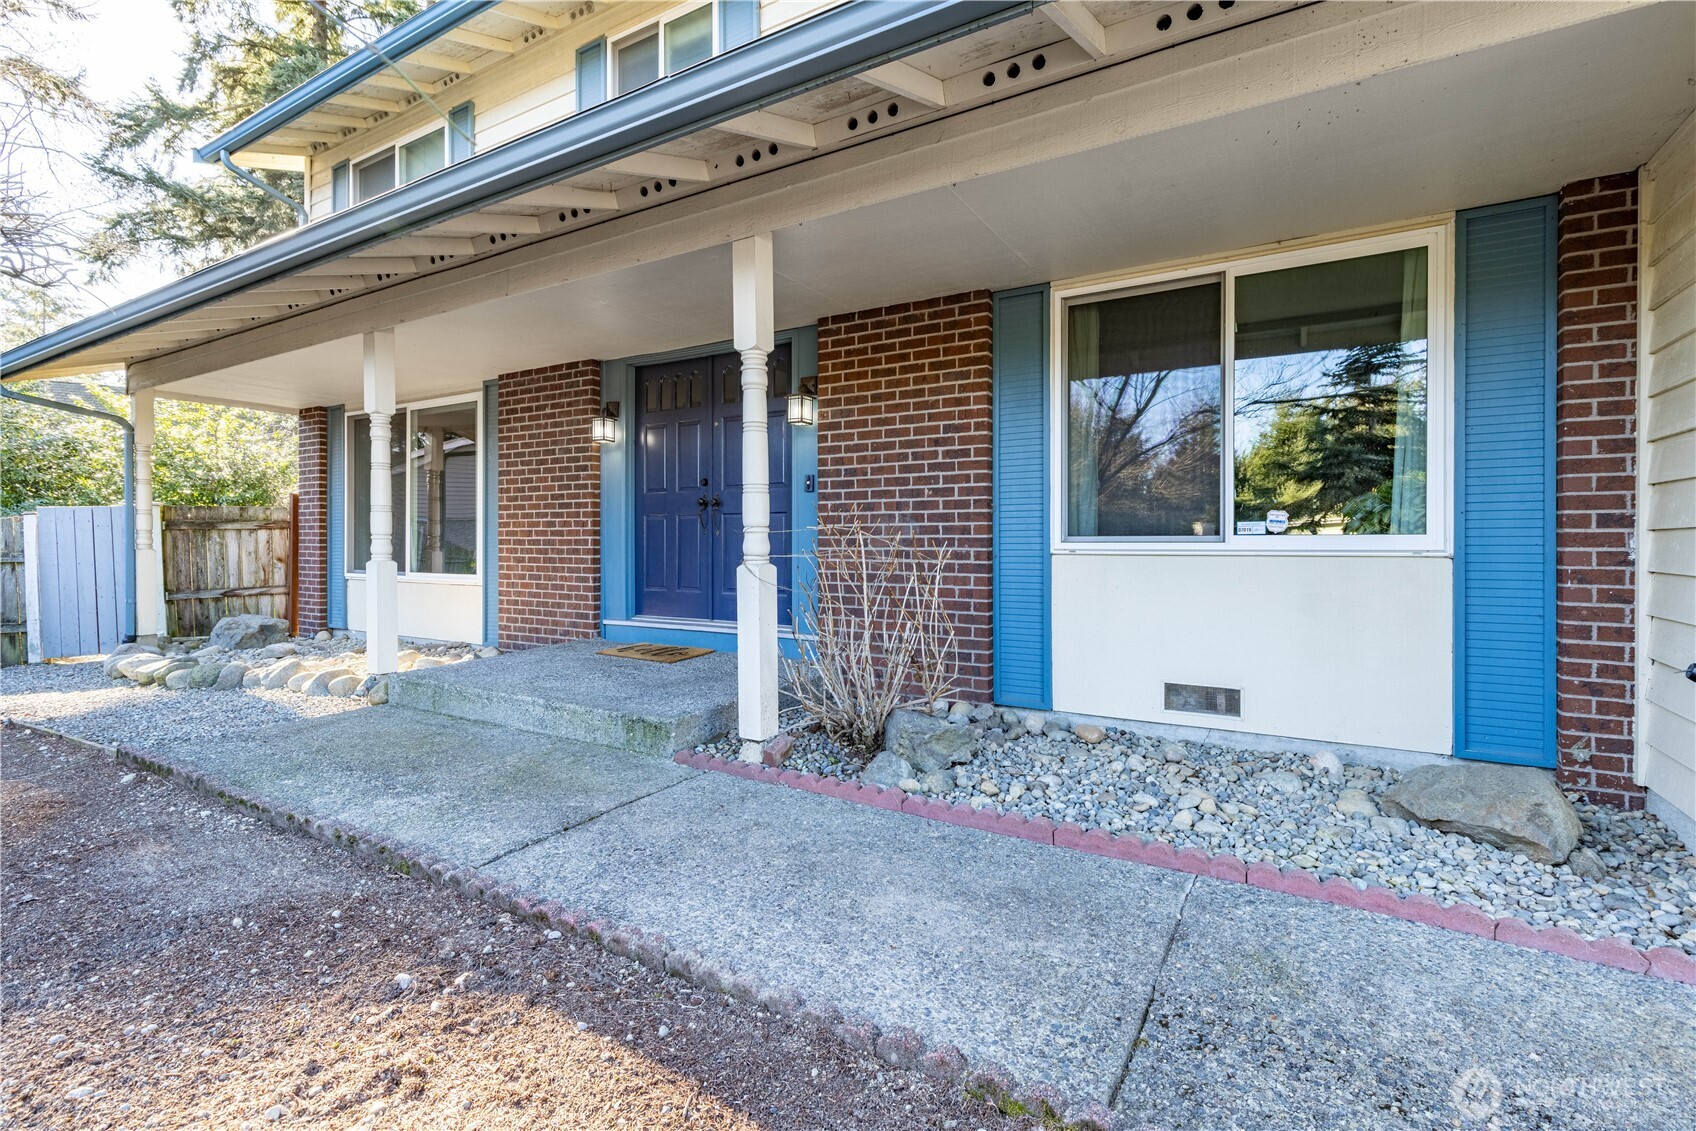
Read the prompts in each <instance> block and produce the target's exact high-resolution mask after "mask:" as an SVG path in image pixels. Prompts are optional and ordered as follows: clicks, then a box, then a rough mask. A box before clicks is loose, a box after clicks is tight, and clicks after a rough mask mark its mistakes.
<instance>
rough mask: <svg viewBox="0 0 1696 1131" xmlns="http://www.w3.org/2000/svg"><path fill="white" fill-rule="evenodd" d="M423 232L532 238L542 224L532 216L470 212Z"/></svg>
mask: <svg viewBox="0 0 1696 1131" xmlns="http://www.w3.org/2000/svg"><path fill="white" fill-rule="evenodd" d="M424 231H425V232H426V233H428V234H430V235H433V236H438V235H439V236H493V235H500V234H502V233H509V234H512V235H520V236H534V235H538V234H540V233H541V231H542V222H541V221H540V220H538V219H536V217H534V216H515V215H512V214H511V213H506V212H472V213H469V214H467V215H465V216H455V217H453V218H452V219H448V220H443V221H442V222H441V223H440V224H431V225H430V226H429V227H428V228H425V229H424Z"/></svg>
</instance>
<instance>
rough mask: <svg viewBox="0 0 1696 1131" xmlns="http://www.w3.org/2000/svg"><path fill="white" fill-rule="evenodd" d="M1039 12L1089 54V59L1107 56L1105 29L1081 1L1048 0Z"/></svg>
mask: <svg viewBox="0 0 1696 1131" xmlns="http://www.w3.org/2000/svg"><path fill="white" fill-rule="evenodd" d="M1040 11H1041V12H1042V14H1043V15H1045V16H1047V17H1048V18H1049V19H1050V20H1051V21H1053V23H1054V26H1055V27H1057V28H1059V29H1060V30H1061V31H1063V32H1065V33H1066V34H1067V35H1069V36H1071V38H1072V39H1073V40H1074V41H1075V42H1076V43H1077V45H1078V46H1079V47H1082V48H1083V49H1084V50H1085V51H1087V52H1089V57H1090V58H1091V59H1099V58H1101V57H1102V56H1103V55H1105V54H1107V29H1106V28H1104V27H1102V26H1101V21H1100V20H1098V19H1096V18H1095V17H1094V16H1093V15H1091V14H1090V11H1089V9H1088V8H1086V7H1084V6H1083V3H1082V0H1050V3H1047V4H1044V5H1043V6H1042V8H1041V9H1040Z"/></svg>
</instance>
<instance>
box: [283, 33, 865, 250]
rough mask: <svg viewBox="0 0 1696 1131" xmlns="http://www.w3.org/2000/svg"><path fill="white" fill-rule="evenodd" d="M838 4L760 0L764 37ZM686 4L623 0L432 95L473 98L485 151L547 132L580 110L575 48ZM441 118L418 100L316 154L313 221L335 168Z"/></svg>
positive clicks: (442, 100) (323, 210)
mask: <svg viewBox="0 0 1696 1131" xmlns="http://www.w3.org/2000/svg"><path fill="white" fill-rule="evenodd" d="M837 2H838V0H762V2H761V5H760V31H761V34H764V33H766V32H769V31H772V30H774V29H776V28H778V27H783V26H786V25H788V24H791V23H794V22H795V21H796V20H799V19H802V18H803V17H805V16H809V15H811V14H813V13H814V12H817V11H819V10H821V9H823V8H827V7H830V6H831V5H832V4H835V3H837ZM686 6H687V5H686V4H675V3H649V2H647V0H621V2H619V3H615V4H607V5H602V7H601V10H600V11H597V12H596V13H595V14H593V15H591V16H587V17H585V18H584V19H583V20H581V21H580V22H578V23H574V24H572V25H571V26H569V27H567V28H564V29H561V30H560V31H558V32H555V33H553V34H550V35H547V36H544V37H543V38H541V39H539V40H537V41H536V42H534V43H533V44H531V45H529V46H528V47H526V48H525V49H524V50H522V51H520V52H519V53H518V54H517V55H515V56H513V57H512V58H511V59H507V60H504V61H502V62H499V63H496V64H494V65H492V66H490V67H489V68H488V69H487V70H485V71H483V72H481V73H479V74H473V75H469V76H466V77H463V78H460V79H458V80H457V81H455V82H453V83H451V84H449V85H448V86H447V87H445V88H444V89H442V90H440V91H429V92H428V93H429V94H430V98H431V99H432V101H434V102H435V104H436V106H438V107H440V108H441V110H442V112H444V113H445V112H446V111H447V110H449V109H451V108H453V107H454V106H457V105H459V104H460V103H462V102H465V101H467V100H469V101H471V102H472V103H473V104H475V106H476V135H477V149H478V150H479V151H481V150H486V149H490V148H492V147H494V146H497V145H501V144H503V143H505V142H508V141H511V140H513V139H514V138H517V137H522V136H523V135H524V134H527V133H531V132H533V131H535V130H538V129H541V128H542V127H543V126H546V125H550V124H551V123H553V122H557V121H559V120H561V119H562V118H567V117H570V116H571V115H572V114H573V113H574V112H575V111H576V109H577V74H576V70H577V48H578V47H580V46H581V45H583V44H585V43H588V42H590V41H591V40H594V39H598V38H600V37H601V36H607V37H609V38H617V37H618V36H620V35H623V34H625V33H626V32H630V31H633V30H635V29H637V28H639V27H641V26H643V25H644V24H648V23H651V22H653V21H655V20H658V19H662V18H664V17H665V16H666V15H668V14H669V13H671V12H673V11H676V10H677V9H679V8H682V7H686ZM435 120H440V116H439V115H438V114H437V113H436V111H435V110H433V109H432V108H431V107H430V106H429V105H428V104H427V103H419V104H418V105H415V106H412V107H410V108H408V109H407V110H405V111H403V112H401V113H398V114H395V115H393V116H392V117H390V118H389V119H387V120H386V121H383V122H381V123H379V124H378V125H376V126H374V127H372V128H370V129H366V130H361V131H359V132H358V133H357V134H355V135H354V136H352V137H350V138H348V139H347V140H345V141H342V142H340V143H338V144H336V145H333V146H331V147H330V148H328V149H325V150H324V151H322V152H321V153H318V154H315V155H314V156H313V157H311V158H310V159H309V161H308V167H309V171H308V184H309V188H308V192H307V202H308V205H307V206H308V208H309V209H310V210H311V214H312V217H313V219H318V218H320V217H323V216H327V215H329V212H330V172H329V171H330V167H331V166H333V165H335V164H336V163H337V162H339V161H350V160H353V161H357V160H358V159H359V158H361V157H364V156H365V155H366V154H369V153H373V152H375V151H376V150H378V149H381V148H382V147H384V146H386V145H391V144H393V143H394V142H395V141H397V140H399V139H402V138H405V137H407V136H409V135H411V134H413V133H417V132H419V131H422V130H423V129H424V128H425V127H426V126H428V125H430V124H431V122H432V121H435Z"/></svg>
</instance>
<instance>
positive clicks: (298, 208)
mask: <svg viewBox="0 0 1696 1131" xmlns="http://www.w3.org/2000/svg"><path fill="white" fill-rule="evenodd" d="M218 163H219V164H220V165H222V166H223V167H224V168H226V169H228V170H229V171H230V172H232V173H234V174H235V175H236V176H237V177H239V178H241V179H242V180H244V181H246V182H247V183H248V184H250V185H252V186H253V187H254V188H256V189H258V190H259V191H260V192H263V193H264V194H265V195H267V196H270V197H273V198H275V199H277V200H280V201H282V202H283V203H284V204H286V205H288V206H289V207H290V208H292V209H294V217H295V220H296V221H297V222H298V223H299V225H300V226H301V227H302V228H304V227H306V222H307V215H306V205H304V204H302V203H300V201H298V200H296V199H294V197H292V196H284V195H283V194H282V193H280V192H278V191H277V190H276V189H274V188H272V187H271V186H270V185H268V184H266V183H265V182H264V181H262V180H260V179H259V178H258V177H256V176H254V175H253V174H252V173H250V172H248V171H247V170H246V169H243V168H242V167H241V166H239V165H237V164H236V163H235V162H234V161H231V160H230V151H229V150H227V149H220V150H219V151H218Z"/></svg>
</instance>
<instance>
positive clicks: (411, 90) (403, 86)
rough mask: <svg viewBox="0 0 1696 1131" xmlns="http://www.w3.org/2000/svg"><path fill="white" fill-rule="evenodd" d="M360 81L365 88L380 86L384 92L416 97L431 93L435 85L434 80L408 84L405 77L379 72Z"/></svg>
mask: <svg viewBox="0 0 1696 1131" xmlns="http://www.w3.org/2000/svg"><path fill="white" fill-rule="evenodd" d="M399 62H402V63H404V62H406V60H405V59H401V60H399ZM359 81H360V84H361V85H363V86H380V87H382V88H383V89H384V90H397V91H403V92H405V93H407V94H412V95H416V94H417V93H418V92H419V91H420V90H422V91H429V89H430V88H431V87H432V86H434V85H435V83H434V80H430V79H413V80H412V81H410V82H408V81H407V79H406V78H405V77H404V76H401V75H396V74H390V73H389V72H387V71H378V72H377V73H376V74H371V75H366V76H365V77H364V78H362V79H360V80H359ZM408 108H409V107H407V106H403V107H401V109H403V110H404V109H408Z"/></svg>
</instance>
